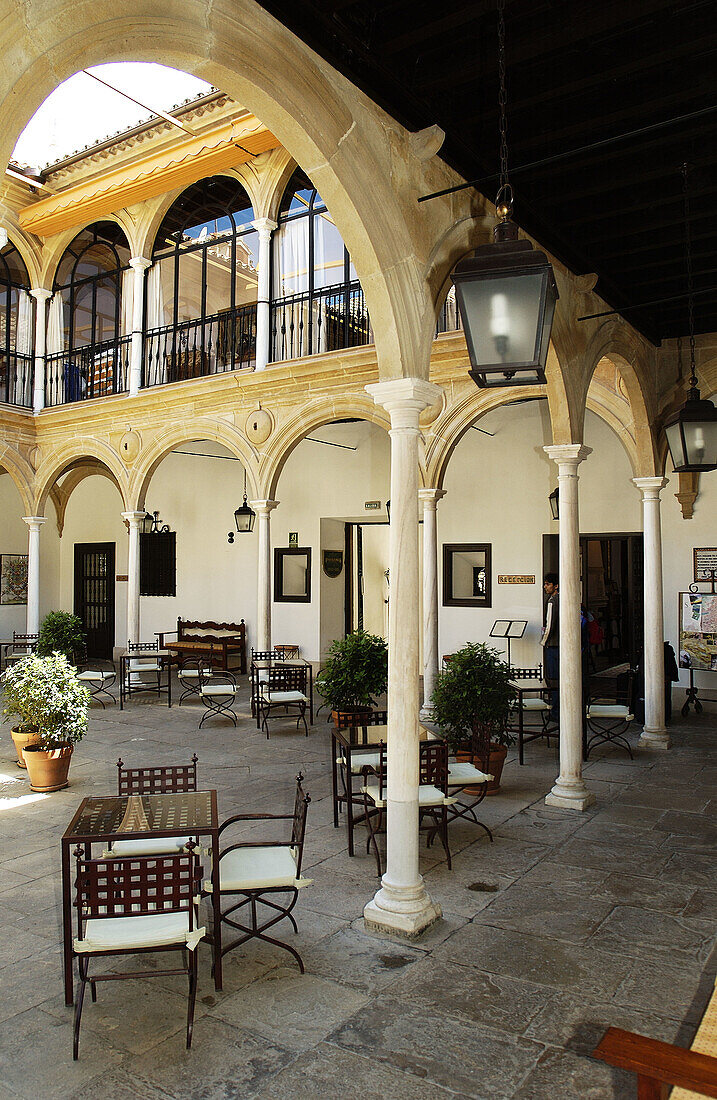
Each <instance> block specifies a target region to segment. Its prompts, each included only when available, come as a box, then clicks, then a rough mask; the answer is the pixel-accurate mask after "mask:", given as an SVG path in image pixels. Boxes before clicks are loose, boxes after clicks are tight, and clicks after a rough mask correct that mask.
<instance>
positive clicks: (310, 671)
mask: <svg viewBox="0 0 717 1100" xmlns="http://www.w3.org/2000/svg"><path fill="white" fill-rule="evenodd" d="M292 648H293V647H292ZM304 667H306V669H307V680H308V687H309V723H310V725H312V726H313V724H314V666H313V665H312V664H311V661H305V660H304V658H303V657H298V658H292V659H288V658H284V657H281V656H280V655H279V654H278V653H277V656H276V660H275V661H252V662H251V665H250V666H249V679H250V683H251V700H252V714H254V713H255V712H254V701H255V700H256V699H257V698H258V695H259V673H260V672H262V671H264V670H266V669H272V668H278V669H282V668H304ZM256 719H257V722H256V727H257V729H258V728H259V714H258V710H257V713H256Z"/></svg>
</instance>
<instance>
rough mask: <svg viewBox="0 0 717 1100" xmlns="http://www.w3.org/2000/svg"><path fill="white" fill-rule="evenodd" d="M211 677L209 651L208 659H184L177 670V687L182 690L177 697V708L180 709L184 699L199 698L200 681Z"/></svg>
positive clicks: (210, 656)
mask: <svg viewBox="0 0 717 1100" xmlns="http://www.w3.org/2000/svg"><path fill="white" fill-rule="evenodd" d="M211 675H212V652H211V650H210V652H209V657H208V658H204V657H185V659H184V660H183V661H182V663H181V664H180V666H179V669H178V670H177V679H178V680H179V686H180V687H181V688H182V689H183V691H182V694H181V695H180V696H179V706H180V707H181V705H182V703H183V702H184V700H185V699H189V698H191V696H193V695H194V696H196V698H197V699H199V697H200V688H201V681H202V679H203V678H209V677H210V676H211Z"/></svg>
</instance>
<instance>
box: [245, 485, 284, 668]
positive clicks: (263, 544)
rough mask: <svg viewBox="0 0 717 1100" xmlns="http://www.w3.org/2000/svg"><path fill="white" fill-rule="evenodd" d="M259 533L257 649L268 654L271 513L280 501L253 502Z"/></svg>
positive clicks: (251, 502) (269, 644) (269, 633)
mask: <svg viewBox="0 0 717 1100" xmlns="http://www.w3.org/2000/svg"><path fill="white" fill-rule="evenodd" d="M249 503H250V504H251V506H252V508H253V509H254V511H255V512H256V518H257V523H258V532H259V546H258V562H257V564H258V576H257V607H256V648H257V649H259V650H263V651H264V652H266V651H267V650H269V649H271V526H270V524H271V513H272V512H273V510H274V508H276V507H277V505H278V503H279V501H278V500H252V501H250V502H249Z"/></svg>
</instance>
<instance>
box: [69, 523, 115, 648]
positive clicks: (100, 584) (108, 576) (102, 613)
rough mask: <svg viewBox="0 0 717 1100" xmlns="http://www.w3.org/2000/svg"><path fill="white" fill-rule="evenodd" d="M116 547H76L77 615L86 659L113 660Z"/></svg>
mask: <svg viewBox="0 0 717 1100" xmlns="http://www.w3.org/2000/svg"><path fill="white" fill-rule="evenodd" d="M114 578H115V544H114V543H113V542H80V543H75V615H77V616H78V617H79V618H80V619H81V620H82V628H83V630H84V632H85V635H86V638H87V656H88V657H91V658H99V659H101V660H111V659H112V650H113V647H114V640H115V585H114Z"/></svg>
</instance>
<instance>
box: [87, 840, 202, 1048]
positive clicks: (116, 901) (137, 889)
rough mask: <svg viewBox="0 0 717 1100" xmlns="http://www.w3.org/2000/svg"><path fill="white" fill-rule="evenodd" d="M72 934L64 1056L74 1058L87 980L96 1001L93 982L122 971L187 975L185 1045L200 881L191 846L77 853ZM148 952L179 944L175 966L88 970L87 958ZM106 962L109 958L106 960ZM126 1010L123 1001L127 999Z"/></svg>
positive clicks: (139, 975)
mask: <svg viewBox="0 0 717 1100" xmlns="http://www.w3.org/2000/svg"><path fill="white" fill-rule="evenodd" d="M75 854H76V855H77V877H76V887H77V897H76V907H77V924H78V928H77V937H76V938H75V939H74V941H73V946H72V951H73V957H74V958H76V959H77V961H78V967H79V977H80V986H79V989H78V992H77V999H76V1001H75V1023H74V1041H73V1050H72V1056H73V1058H74V1059H77V1056H78V1050H79V1042H80V1023H81V1020H82V1004H83V1001H84V996H85V988H86V986H87V983H88V982H89V984H90V990H91V993H92V1000H93V1001H96V1000H97V983H98V982H108V981H114V980H117V979H124V978H135V977H136V978H141V979H142V980H144V979H145V978H149V977H168V976H169V975H173V974H186V975H187V977H188V981H189V991H188V992H189V1000H188V1007H187V1048H189V1047H190V1046H191V1044H192V1029H193V1024H194V1002H195V999H196V993H197V954H196V948H197V945H198V943H199V941H200V940H201V939H202V938H203V936H204V933H205V930H204V928H200V927H198V918H197V910H196V906H195V899H196V897H197V896H198V891H199V887H200V883H199V881H198V879H197V871H198V868H197V863H196V860H195V857H194V855H193V854H192V852H188V853H186V854H178V855H169V856H138V857H134V858H122V859H116V858H112V859H85V858H83V852H82V849H80V848H78V849H77V852H76V853H75ZM151 951H180V952H181V958H182V965H181V966H179V967H173V968H168V969H162V970H137V971H123V972H118V971H117V970H115V969H111V970H106V971H103V972H100V973H95V972H94V971H93V970H90V962H91V961H92V960H95V959H112V960H114V959H115V958H116V957H117V956H122V955H135V954H146V953H148V952H151ZM112 965H113V966H114V962H113V964H112ZM128 1009H129V1004H128Z"/></svg>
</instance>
